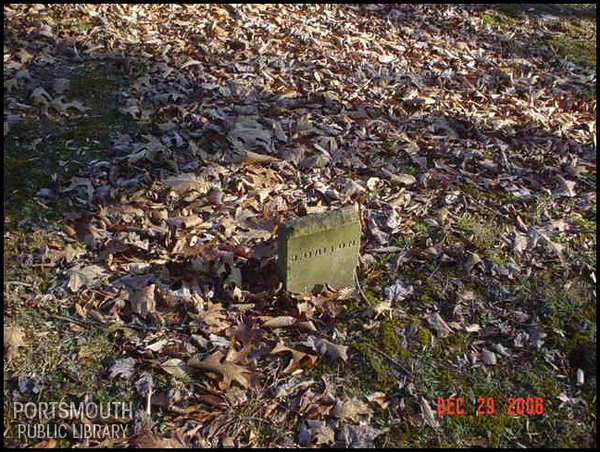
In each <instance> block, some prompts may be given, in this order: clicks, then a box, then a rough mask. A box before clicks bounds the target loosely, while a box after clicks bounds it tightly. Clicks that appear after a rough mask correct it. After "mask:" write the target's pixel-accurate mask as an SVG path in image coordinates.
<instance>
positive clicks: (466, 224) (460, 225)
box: [456, 215, 475, 234]
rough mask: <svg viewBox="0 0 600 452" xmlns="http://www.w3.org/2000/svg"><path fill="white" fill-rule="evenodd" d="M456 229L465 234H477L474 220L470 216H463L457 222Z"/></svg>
mask: <svg viewBox="0 0 600 452" xmlns="http://www.w3.org/2000/svg"><path fill="white" fill-rule="evenodd" d="M456 228H457V229H458V230H459V231H462V232H464V233H465V234H472V233H473V232H475V226H474V225H473V219H472V218H471V217H470V216H468V215H463V216H462V217H460V218H459V219H458V220H456Z"/></svg>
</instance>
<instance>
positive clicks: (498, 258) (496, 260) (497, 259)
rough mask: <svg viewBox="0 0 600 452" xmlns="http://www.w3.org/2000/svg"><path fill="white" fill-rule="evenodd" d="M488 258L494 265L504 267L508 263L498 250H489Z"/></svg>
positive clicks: (487, 252)
mask: <svg viewBox="0 0 600 452" xmlns="http://www.w3.org/2000/svg"><path fill="white" fill-rule="evenodd" d="M485 254H486V257H487V258H488V259H489V260H490V262H492V263H493V264H494V265H497V266H499V267H500V266H502V265H504V264H505V263H506V258H505V257H504V253H502V252H500V251H498V250H487V251H486V253H485Z"/></svg>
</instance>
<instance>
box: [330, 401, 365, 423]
mask: <svg viewBox="0 0 600 452" xmlns="http://www.w3.org/2000/svg"><path fill="white" fill-rule="evenodd" d="M330 414H331V415H332V416H334V417H337V418H339V419H343V420H349V421H352V422H358V421H359V419H360V417H361V416H370V415H371V409H370V408H369V407H368V406H367V404H366V403H364V402H363V401H361V400H359V399H357V398H352V399H348V400H346V401H344V402H339V401H338V402H337V403H336V404H335V406H334V407H333V408H332V409H331V412H330Z"/></svg>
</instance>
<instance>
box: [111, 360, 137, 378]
mask: <svg viewBox="0 0 600 452" xmlns="http://www.w3.org/2000/svg"><path fill="white" fill-rule="evenodd" d="M134 367H135V359H134V358H124V359H118V360H116V361H115V363H114V364H113V366H112V367H111V368H110V370H109V373H108V378H110V379H111V380H112V379H114V378H115V377H123V378H126V379H128V378H131V376H132V375H133V372H134Z"/></svg>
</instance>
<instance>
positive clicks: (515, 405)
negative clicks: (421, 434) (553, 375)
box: [437, 397, 545, 416]
mask: <svg viewBox="0 0 600 452" xmlns="http://www.w3.org/2000/svg"><path fill="white" fill-rule="evenodd" d="M504 402H505V403H503V404H501V405H503V406H500V407H499V406H498V403H497V401H496V399H495V398H494V397H477V399H476V401H475V404H473V405H472V406H470V405H468V401H466V400H465V399H464V398H463V397H448V398H444V397H438V399H437V414H438V415H440V416H464V415H472V414H474V415H476V416H493V415H495V414H507V415H509V416H539V415H542V414H544V412H545V407H544V398H543V397H507V398H506V399H504Z"/></svg>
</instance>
